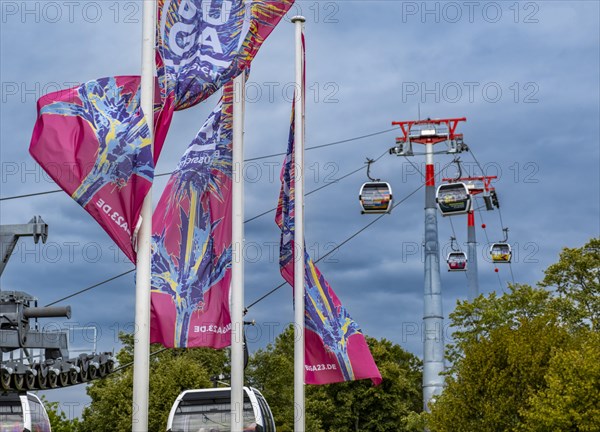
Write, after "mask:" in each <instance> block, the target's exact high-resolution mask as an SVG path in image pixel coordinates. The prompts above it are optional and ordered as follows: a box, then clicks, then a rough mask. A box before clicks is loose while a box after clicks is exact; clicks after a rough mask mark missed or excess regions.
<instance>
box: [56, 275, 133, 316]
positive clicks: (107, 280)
mask: <svg viewBox="0 0 600 432" xmlns="http://www.w3.org/2000/svg"><path fill="white" fill-rule="evenodd" d="M134 271H135V268H133V269H131V270H127V271H126V272H123V273H121V274H118V275H116V276H113V277H111V278H109V279H106V280H104V281H102V282H98V283H97V284H94V285H91V286H89V287H87V288H84V289H82V290H79V291H77V292H75V293H73V294H70V295H68V296H66V297H63V298H60V299H58V300H55V301H53V302H52V303H48V304H47V305H46V306H45V307H48V306H52V305H55V304H56V303H60V302H61V301H64V300H67V299H70V298H71V297H75V296H76V295H79V294H82V293H84V292H86V291H89V290H91V289H94V288H97V287H99V286H100V285H104V284H106V283H108V282H112V281H114V280H115V279H118V278H120V277H122V276H125V275H127V274H129V273H133V272H134Z"/></svg>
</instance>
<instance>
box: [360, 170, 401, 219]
mask: <svg viewBox="0 0 600 432" xmlns="http://www.w3.org/2000/svg"><path fill="white" fill-rule="evenodd" d="M373 162H375V161H374V160H373V159H369V158H367V162H366V163H367V164H368V165H367V177H368V178H369V180H370V181H368V182H366V183H364V184H363V185H362V187H361V188H360V192H359V194H358V200H359V201H360V206H361V208H362V210H361V213H362V214H365V213H377V214H382V213H389V212H391V211H392V202H393V200H392V187H391V186H390V184H389V183H386V182H382V181H381V180H379V179H374V178H372V177H371V174H370V172H371V164H372V163H373Z"/></svg>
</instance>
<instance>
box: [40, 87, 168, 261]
mask: <svg viewBox="0 0 600 432" xmlns="http://www.w3.org/2000/svg"><path fill="white" fill-rule="evenodd" d="M139 88H140V77H139V76H119V77H110V78H101V79H98V80H94V81H89V82H87V83H85V84H82V85H81V86H79V87H75V88H72V89H69V90H64V91H58V92H55V93H50V94H48V95H45V96H43V97H41V98H40V99H39V101H38V118H37V122H36V124H35V127H34V129H33V135H32V137H31V144H30V147H29V152H30V153H31V156H33V158H34V159H35V160H36V161H37V162H38V163H39V164H40V165H41V166H42V168H43V169H44V170H45V171H46V172H47V173H48V174H49V175H50V176H51V177H52V179H53V180H54V181H55V182H56V183H57V184H58V185H59V186H60V187H61V188H62V189H63V190H64V191H65V192H67V193H68V194H69V195H70V196H71V197H72V198H73V199H74V200H75V201H77V203H79V205H81V206H82V207H83V208H84V209H85V210H86V211H87V212H88V213H89V214H90V215H91V216H92V217H93V218H94V219H95V220H96V221H97V222H98V223H99V224H100V226H102V228H104V230H105V231H106V232H107V233H108V235H109V236H110V237H111V238H112V239H113V240H114V241H115V243H117V245H118V246H119V247H120V248H121V250H123V252H125V254H126V255H127V257H128V258H129V259H130V260H131V261H132V262H134V263H135V248H134V245H133V242H132V239H133V238H135V237H134V232H135V229H136V227H137V225H138V221H139V215H140V212H141V207H142V202H143V200H144V197H145V196H146V194H147V192H148V190H149V189H150V187H151V185H152V180H153V177H154V161H155V160H157V159H158V156H159V153H160V148H161V147H162V143H163V141H164V139H165V136H166V133H167V130H168V127H169V123H170V121H171V112H169V111H165V110H162V104H161V103H160V96H159V92H158V91H157V92H156V95H157V98H156V99H155V102H156V103H155V113H154V123H155V129H156V135H155V141H156V149H157V150H156V151H155V153H154V160H153V158H152V153H151V151H150V131H149V129H148V126H147V124H146V121H145V119H144V115H143V113H142V110H141V108H140V92H139Z"/></svg>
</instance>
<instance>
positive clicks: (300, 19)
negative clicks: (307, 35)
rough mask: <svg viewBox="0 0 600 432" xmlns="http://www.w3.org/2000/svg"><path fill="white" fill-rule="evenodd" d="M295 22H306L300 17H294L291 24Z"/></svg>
mask: <svg viewBox="0 0 600 432" xmlns="http://www.w3.org/2000/svg"><path fill="white" fill-rule="evenodd" d="M296 21H300V22H306V18H304V17H303V16H302V15H296V16H295V17H293V18H292V22H293V23H295V22H296Z"/></svg>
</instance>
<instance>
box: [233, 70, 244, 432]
mask: <svg viewBox="0 0 600 432" xmlns="http://www.w3.org/2000/svg"><path fill="white" fill-rule="evenodd" d="M245 88H246V72H245V71H243V72H242V73H241V74H240V75H238V76H237V77H236V78H235V79H234V80H233V143H232V145H233V182H232V190H231V192H232V193H231V201H232V204H231V212H232V218H231V220H232V232H231V234H232V240H231V245H232V247H233V255H232V256H233V259H232V263H231V328H232V330H231V432H242V428H243V427H244V424H243V421H244V417H243V407H244V336H243V332H244V253H243V251H244V176H243V172H244V169H243V168H244V102H245V97H246V94H245Z"/></svg>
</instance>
